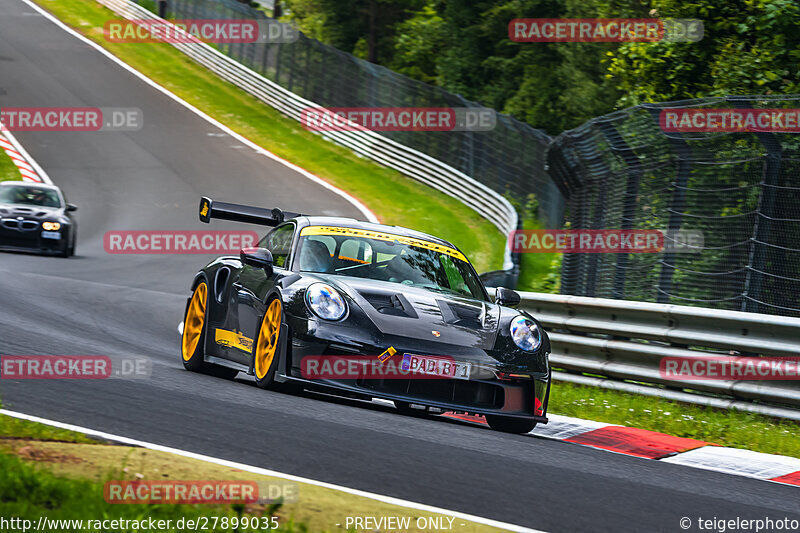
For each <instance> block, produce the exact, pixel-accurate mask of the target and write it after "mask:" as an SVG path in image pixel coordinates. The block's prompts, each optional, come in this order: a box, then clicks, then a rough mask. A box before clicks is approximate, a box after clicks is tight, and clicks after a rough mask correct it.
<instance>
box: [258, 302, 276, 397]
mask: <svg viewBox="0 0 800 533" xmlns="http://www.w3.org/2000/svg"><path fill="white" fill-rule="evenodd" d="M282 325H283V302H281V300H280V298H272V299H271V300H270V301H269V302H268V303H267V311H266V312H265V313H264V316H263V317H262V318H261V324H260V325H259V328H258V333H257V334H256V338H255V341H254V342H253V376H254V377H255V378H256V385H258V387H259V388H261V389H275V390H279V389H281V385H282V384H281V383H277V382H276V381H275V372H276V371H277V369H278V361H279V360H280V353H279V352H280V345H281V340H282V339H281V334H282V331H283V328H282V327H281V326H282ZM265 367H266V369H265ZM265 370H266V372H265Z"/></svg>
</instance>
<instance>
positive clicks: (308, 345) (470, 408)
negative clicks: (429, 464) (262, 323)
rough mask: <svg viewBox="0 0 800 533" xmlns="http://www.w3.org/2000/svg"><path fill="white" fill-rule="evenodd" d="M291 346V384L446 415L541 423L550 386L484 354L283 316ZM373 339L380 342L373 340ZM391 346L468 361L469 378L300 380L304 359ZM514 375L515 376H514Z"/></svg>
mask: <svg viewBox="0 0 800 533" xmlns="http://www.w3.org/2000/svg"><path fill="white" fill-rule="evenodd" d="M287 322H288V325H289V330H290V331H291V332H292V334H291V342H288V343H287V361H288V368H287V369H286V375H287V376H288V377H290V378H291V379H293V380H298V381H303V382H305V383H308V384H313V385H316V386H321V387H332V388H336V389H340V390H345V391H348V392H351V393H355V394H360V395H365V396H370V397H379V398H383V399H387V400H397V401H404V402H409V403H414V404H420V405H425V406H430V407H437V408H440V409H443V410H446V411H458V412H466V413H473V414H482V415H502V416H508V417H513V418H525V419H530V420H534V421H536V422H538V423H546V422H547V417H546V414H547V402H548V396H549V388H550V377H551V376H550V372H549V369H547V371H546V372H531V371H524V372H520V370H519V367H514V368H515V369H516V372H518V373H520V374H522V375H527V376H529V377H509V376H508V375H507V374H508V372H507V370H508V368H507V366H506V365H503V364H502V363H500V362H499V361H498V360H497V359H496V358H494V357H492V356H491V354H490V353H488V352H487V351H485V350H482V349H479V348H474V347H464V346H447V345H443V344H439V343H431V342H428V341H421V340H419V339H411V338H404V337H393V336H390V335H379V337H380V339H376V338H374V337H375V336H373V338H371V336H370V334H369V332H365V331H363V330H362V329H361V328H352V327H348V326H346V325H343V324H339V323H324V322H316V323H314V324H313V327H311V328H309V323H310V322H309V321H308V320H305V319H303V318H295V317H292V316H291V315H287ZM377 340H379V341H380V342H376V341H377ZM389 346H392V347H393V348H394V349H395V350H396V351H397V353H396V354H395V355H394V356H393V357H394V358H400V359H402V357H403V354H405V353H409V354H417V355H428V356H434V357H435V356H440V357H442V356H446V357H450V358H453V359H454V360H456V361H460V362H466V363H470V364H471V366H472V371H471V373H470V379H468V380H466V379H452V378H435V379H434V378H431V377H429V376H426V377H425V378H424V379H415V378H413V377H411V378H407V377H402V378H379V379H365V378H363V377H355V378H354V379H313V380H312V379H306V378H304V377H303V374H302V364H303V358H304V357H315V358H316V357H320V356H321V357H337V356H339V357H342V356H345V357H346V356H372V357H376V358H377V356H378V354H381V353H382V352H384V350H386V348H388V347H389ZM518 375H519V374H518Z"/></svg>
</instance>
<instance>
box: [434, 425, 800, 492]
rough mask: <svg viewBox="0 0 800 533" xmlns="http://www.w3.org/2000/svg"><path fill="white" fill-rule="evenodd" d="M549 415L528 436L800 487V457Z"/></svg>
mask: <svg viewBox="0 0 800 533" xmlns="http://www.w3.org/2000/svg"><path fill="white" fill-rule="evenodd" d="M443 416H446V417H448V418H453V419H457V420H461V421H464V422H468V423H471V424H480V425H486V421H485V419H484V418H483V417H482V416H467V415H457V414H452V413H447V414H445V415H443ZM548 418H549V419H550V422H549V423H548V424H540V425H538V426H536V428H535V429H534V430H533V431H531V432H530V433H529V435H533V436H534V437H543V438H547V439H554V440H560V441H564V442H571V443H573V444H579V445H582V446H590V447H592V448H598V449H601V450H606V451H610V452H615V453H620V454H623V455H631V456H634V457H640V458H643V459H653V460H657V461H662V462H665V463H672V464H678V465H684V466H690V467H694V468H702V469H704V470H714V471H716V472H724V473H726V474H733V475H737V476H745V477H750V478H755V479H762V480H764V481H773V482H775V483H783V484H787V485H796V486H800V459H797V458H794V457H785V456H783V455H772V454H769V453H759V452H754V451H750V450H742V449H739V448H726V447H724V446H717V445H716V444H712V443H710V442H705V441H702V440H696V439H687V438H683V437H673V436H672V435H666V434H664V433H658V432H656V431H648V430H645V429H638V428H632V427H626V426H617V425H614V424H607V423H604V422H594V421H592V420H583V419H580V418H572V417H569V416H561V415H548Z"/></svg>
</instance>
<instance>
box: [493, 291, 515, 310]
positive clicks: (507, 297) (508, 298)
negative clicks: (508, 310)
mask: <svg viewBox="0 0 800 533" xmlns="http://www.w3.org/2000/svg"><path fill="white" fill-rule="evenodd" d="M520 301H521V298H520V297H519V293H518V292H517V291H512V290H511V289H506V288H505V287H497V293H496V294H495V297H494V303H496V304H498V305H505V306H507V307H516V306H518V305H519V302H520Z"/></svg>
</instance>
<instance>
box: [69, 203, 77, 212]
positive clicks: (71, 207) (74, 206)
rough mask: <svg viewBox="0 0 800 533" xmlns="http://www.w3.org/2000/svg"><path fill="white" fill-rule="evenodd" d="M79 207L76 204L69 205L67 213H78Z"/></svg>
mask: <svg viewBox="0 0 800 533" xmlns="http://www.w3.org/2000/svg"><path fill="white" fill-rule="evenodd" d="M77 210H78V206H77V205H75V204H67V211H77Z"/></svg>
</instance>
